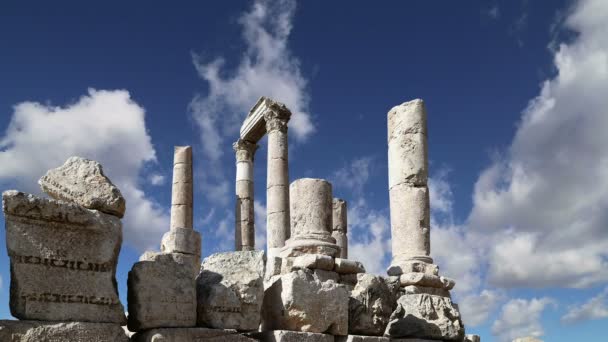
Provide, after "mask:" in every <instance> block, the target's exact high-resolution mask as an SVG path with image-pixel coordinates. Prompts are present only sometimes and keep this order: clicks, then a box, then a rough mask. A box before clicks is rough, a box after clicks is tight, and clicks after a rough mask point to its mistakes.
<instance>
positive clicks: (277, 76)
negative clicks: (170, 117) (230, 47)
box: [191, 0, 315, 160]
mask: <svg viewBox="0 0 608 342" xmlns="http://www.w3.org/2000/svg"><path fill="white" fill-rule="evenodd" d="M295 8H296V3H295V1H294V0H280V1H269V0H268V1H267V0H258V1H255V2H254V3H253V6H252V7H251V9H250V10H249V11H248V12H246V13H245V14H244V15H243V16H242V17H241V18H240V20H239V23H240V24H241V25H242V27H243V38H244V41H245V43H246V46H247V49H246V51H245V52H244V54H243V55H242V58H241V61H240V63H239V65H238V67H237V68H236V69H235V70H231V71H229V70H225V68H224V63H225V62H224V59H223V58H217V59H215V60H212V61H205V60H203V59H202V58H200V57H199V56H198V55H195V56H194V64H195V66H196V69H197V71H198V74H199V75H200V77H201V78H203V79H204V80H205V81H207V83H208V84H209V93H208V94H206V95H205V96H197V97H195V98H194V100H193V101H192V103H191V109H192V113H193V116H194V119H195V120H196V122H197V123H198V125H199V127H200V129H201V138H202V142H203V149H204V153H205V154H206V155H207V157H209V158H210V159H211V160H218V159H219V158H220V157H221V156H222V151H224V150H226V148H225V146H224V145H226V144H225V143H226V140H227V139H232V140H236V138H237V136H238V129H239V127H240V125H241V123H242V120H243V119H244V118H245V116H246V114H247V112H248V111H249V109H250V108H251V107H252V106H253V104H254V103H255V102H256V101H257V99H258V98H259V97H260V96H269V97H271V98H273V99H275V100H277V101H280V102H283V103H285V104H286V105H287V106H288V107H289V108H290V109H291V111H292V113H293V115H292V117H291V120H290V121H289V128H290V133H291V134H292V136H294V137H295V138H296V139H299V140H302V139H305V138H307V137H308V136H309V135H310V134H311V133H312V132H313V131H314V129H315V128H314V125H313V123H312V119H311V116H310V113H309V110H308V102H309V96H308V93H307V91H306V84H307V81H306V79H305V78H304V77H303V76H302V74H301V72H300V66H299V61H298V59H297V58H295V57H294V56H293V55H292V54H291V52H290V50H289V48H288V38H289V34H290V33H291V30H292V21H293V16H294V13H295ZM229 142H232V141H229Z"/></svg>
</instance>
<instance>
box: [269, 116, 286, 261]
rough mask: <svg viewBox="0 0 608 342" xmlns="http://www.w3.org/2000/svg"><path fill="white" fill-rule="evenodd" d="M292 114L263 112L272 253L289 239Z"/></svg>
mask: <svg viewBox="0 0 608 342" xmlns="http://www.w3.org/2000/svg"><path fill="white" fill-rule="evenodd" d="M283 108H284V107H283ZM290 116H291V113H290V112H289V111H288V110H287V109H286V108H284V109H283V110H278V109H277V110H270V111H268V112H267V113H266V114H265V115H264V118H265V120H266V131H267V134H268V175H267V177H268V178H267V187H266V210H267V214H266V220H267V221H266V222H267V223H266V234H267V241H266V243H267V246H268V254H269V256H272V255H271V254H275V252H274V250H275V249H277V248H281V247H283V246H285V240H287V239H288V238H289V231H290V228H289V166H288V161H289V159H288V148H287V122H288V120H289V117H290Z"/></svg>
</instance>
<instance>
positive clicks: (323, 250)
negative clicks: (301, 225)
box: [280, 236, 340, 258]
mask: <svg viewBox="0 0 608 342" xmlns="http://www.w3.org/2000/svg"><path fill="white" fill-rule="evenodd" d="M331 240H333V241H331ZM303 254H322V255H328V256H330V257H332V258H335V257H337V256H338V255H339V254H340V247H338V245H336V244H335V239H334V238H332V237H331V236H329V239H327V241H323V240H320V239H317V238H308V237H298V238H292V239H289V240H287V241H286V243H285V247H283V249H282V250H281V253H280V256H281V258H287V257H296V256H300V255H303Z"/></svg>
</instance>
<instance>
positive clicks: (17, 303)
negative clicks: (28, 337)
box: [2, 190, 125, 324]
mask: <svg viewBox="0 0 608 342" xmlns="http://www.w3.org/2000/svg"><path fill="white" fill-rule="evenodd" d="M2 200H3V210H4V217H5V220H6V247H7V251H8V255H9V258H10V262H11V288H10V308H11V313H12V315H13V316H14V317H16V318H19V319H31V320H45V321H82V322H106V323H119V324H123V323H124V322H125V315H124V308H123V306H122V304H121V303H120V300H119V298H118V290H117V288H116V277H115V275H116V263H117V261H118V253H119V251H120V246H121V243H122V226H121V222H120V220H119V219H118V218H117V217H116V216H112V215H107V214H104V213H102V212H99V211H96V210H89V209H86V208H83V207H82V206H79V205H77V204H74V203H66V202H62V201H57V200H53V199H47V198H40V197H36V196H34V195H29V194H25V193H23V192H18V191H14V190H10V191H6V192H4V193H3V194H2Z"/></svg>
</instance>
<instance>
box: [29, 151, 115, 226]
mask: <svg viewBox="0 0 608 342" xmlns="http://www.w3.org/2000/svg"><path fill="white" fill-rule="evenodd" d="M38 184H40V187H41V188H42V191H44V192H45V193H47V194H48V195H49V196H51V197H53V198H55V199H59V200H64V201H67V202H74V203H77V204H80V205H81V206H83V207H85V208H88V209H95V210H99V211H102V212H104V213H107V214H110V215H115V216H118V217H123V215H124V214H125V208H126V205H125V199H124V197H122V194H121V193H120V190H118V188H117V187H116V186H115V185H114V184H112V182H111V181H110V179H108V177H106V175H104V173H103V169H102V167H101V164H99V163H98V162H96V161H93V160H89V159H85V158H81V157H70V158H69V159H68V160H67V161H66V162H65V164H63V165H62V166H60V167H58V168H56V169H52V170H49V171H47V173H46V174H45V175H44V176H43V177H42V178H40V180H39V181H38Z"/></svg>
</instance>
